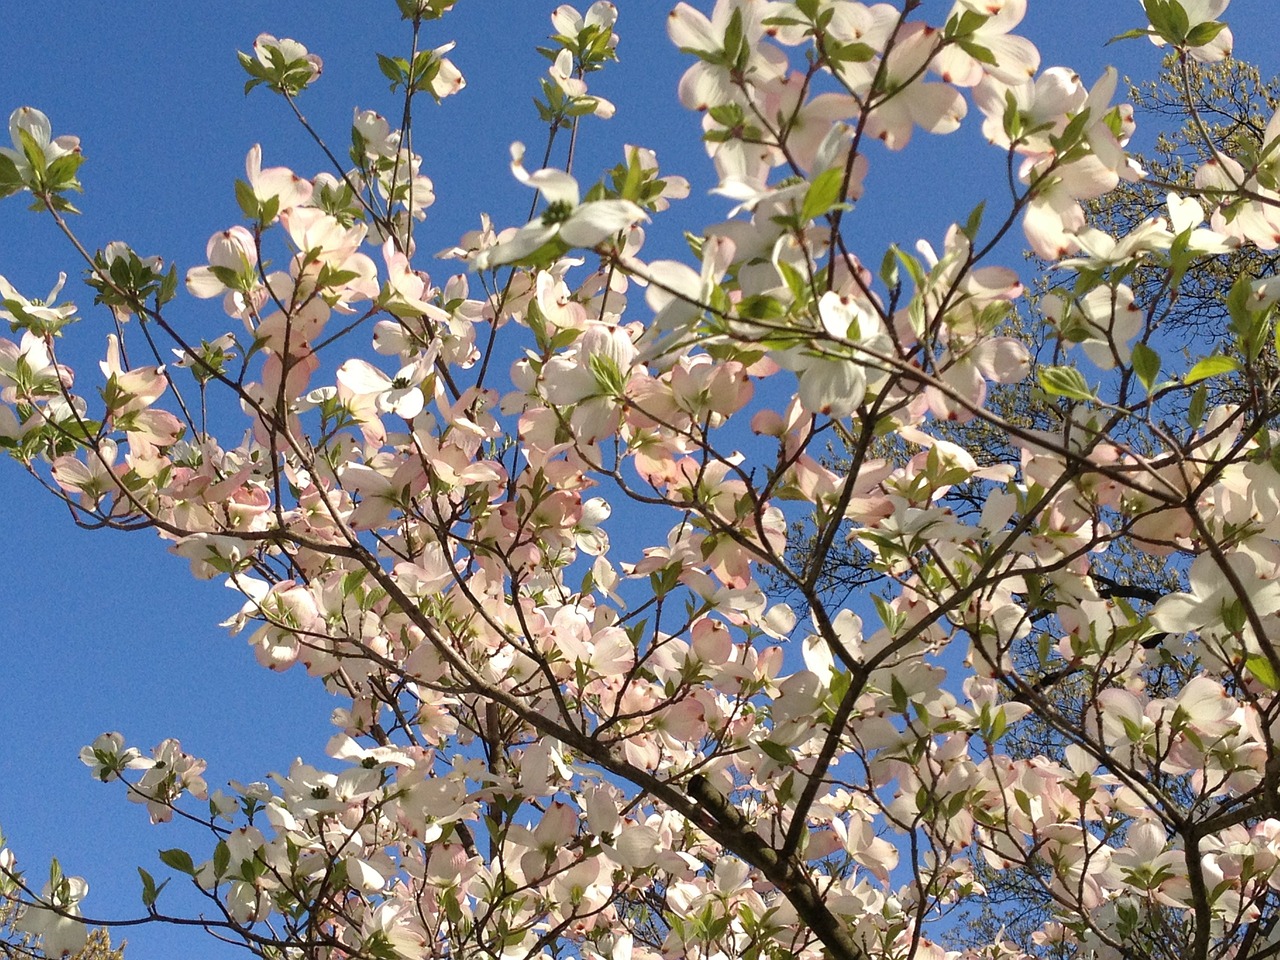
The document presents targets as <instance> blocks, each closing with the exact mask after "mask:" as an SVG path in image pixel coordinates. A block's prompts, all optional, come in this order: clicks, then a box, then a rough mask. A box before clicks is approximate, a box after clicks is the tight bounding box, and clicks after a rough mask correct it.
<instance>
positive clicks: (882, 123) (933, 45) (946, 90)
mask: <svg viewBox="0 0 1280 960" xmlns="http://www.w3.org/2000/svg"><path fill="white" fill-rule="evenodd" d="M937 47H938V32H937V31H936V30H933V29H932V28H930V27H926V26H925V25H924V24H922V23H909V24H906V25H905V26H904V27H903V28H902V29H900V30H899V31H898V35H897V42H896V43H895V44H894V47H893V49H892V50H891V51H890V53H889V58H888V61H887V62H886V63H885V64H884V77H883V86H882V87H880V88H879V89H882V90H885V91H888V92H887V93H885V94H883V95H880V94H877V96H876V97H875V99H874V101H873V105H872V107H871V110H870V113H869V115H868V117H867V125H866V131H867V133H868V134H869V135H871V136H873V137H878V138H880V139H881V140H883V141H884V144H885V146H887V147H888V148H889V149H890V150H901V149H902V148H903V147H905V146H906V145H907V142H908V141H909V140H910V139H911V131H912V128H913V127H920V128H921V129H922V130H926V131H928V132H929V133H951V132H952V131H954V130H958V129H959V127H960V121H961V120H963V119H964V117H965V114H966V113H968V110H969V108H968V105H967V104H966V103H965V101H964V97H962V96H961V95H960V92H959V91H958V90H956V89H955V88H954V87H952V86H951V85H950V84H946V83H927V82H925V81H924V80H921V79H919V74H920V72H921V71H922V70H923V69H924V66H925V64H926V63H928V62H929V61H930V60H931V58H932V57H933V55H934V53H935V52H936V50H937Z"/></svg>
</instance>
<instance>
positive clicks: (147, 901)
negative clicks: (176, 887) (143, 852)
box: [138, 867, 169, 910]
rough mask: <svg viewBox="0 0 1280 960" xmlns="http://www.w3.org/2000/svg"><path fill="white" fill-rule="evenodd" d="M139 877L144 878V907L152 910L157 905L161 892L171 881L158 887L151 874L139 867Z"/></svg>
mask: <svg viewBox="0 0 1280 960" xmlns="http://www.w3.org/2000/svg"><path fill="white" fill-rule="evenodd" d="M138 876H140V877H141V878H142V905H143V906H144V907H146V908H147V909H148V910H150V909H151V908H152V907H154V906H155V905H156V900H157V899H159V897H160V891H161V890H163V889H164V888H165V887H167V886H168V885H169V881H168V880H166V881H165V882H164V883H162V884H160V885H159V886H156V881H155V878H154V877H153V876H151V874H149V873H147V871H145V870H143V869H142V868H141V867H138Z"/></svg>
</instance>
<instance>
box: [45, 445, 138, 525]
mask: <svg viewBox="0 0 1280 960" xmlns="http://www.w3.org/2000/svg"><path fill="white" fill-rule="evenodd" d="M116 454H117V448H116V442H115V441H114V440H112V439H110V438H107V437H104V438H103V439H102V440H99V441H98V444H97V446H96V447H95V448H94V449H93V450H89V451H87V452H86V453H85V459H84V461H83V462H82V461H80V460H77V459H76V458H75V457H74V456H72V455H71V454H65V455H64V456H61V457H58V459H56V460H54V461H53V464H52V473H53V479H54V481H55V482H56V483H57V484H58V486H59V487H61V488H62V489H63V490H65V491H66V492H67V493H75V494H79V496H80V505H81V506H82V507H84V508H85V509H86V510H93V509H95V508H96V507H97V506H98V504H99V503H101V502H102V500H103V498H104V497H106V496H108V495H110V494H113V493H115V492H116V491H118V490H119V489H120V485H119V482H118V481H117V479H116V473H117V469H119V471H120V472H123V471H124V470H127V469H128V467H127V466H125V465H123V464H122V465H120V467H119V468H117V466H116Z"/></svg>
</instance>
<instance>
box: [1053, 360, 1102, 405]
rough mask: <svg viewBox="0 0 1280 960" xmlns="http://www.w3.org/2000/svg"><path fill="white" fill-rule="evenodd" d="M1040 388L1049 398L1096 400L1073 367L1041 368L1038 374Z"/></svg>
mask: <svg viewBox="0 0 1280 960" xmlns="http://www.w3.org/2000/svg"><path fill="white" fill-rule="evenodd" d="M1039 377H1040V386H1041V387H1042V388H1043V389H1044V392H1045V393H1047V394H1049V396H1051V397H1066V398H1067V399H1068V400H1096V399H1097V397H1095V396H1094V395H1093V391H1092V390H1090V389H1089V384H1088V382H1087V381H1086V380H1085V378H1084V374H1082V373H1081V372H1080V371H1079V370H1077V369H1076V368H1075V367H1042V368H1041V369H1040V373H1039Z"/></svg>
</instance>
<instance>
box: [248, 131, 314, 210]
mask: <svg viewBox="0 0 1280 960" xmlns="http://www.w3.org/2000/svg"><path fill="white" fill-rule="evenodd" d="M244 171H245V175H246V176H247V177H248V179H249V188H250V189H251V190H252V191H253V195H254V197H255V198H257V201H258V203H260V204H265V203H268V202H270V201H272V200H274V201H275V202H276V216H279V215H280V214H281V213H282V212H284V211H285V210H289V209H292V208H293V207H296V206H298V205H299V204H303V203H306V202H307V201H308V200H310V199H311V189H312V188H311V181H310V180H307V179H305V178H303V177H300V176H298V175H297V174H296V173H294V172H293V171H292V170H290V169H289V168H288V167H269V168H268V169H266V170H263V169H262V147H261V146H260V145H259V144H256V143H255V144H254V145H253V146H252V147H250V148H249V153H248V155H247V156H246V157H245V161H244Z"/></svg>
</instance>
